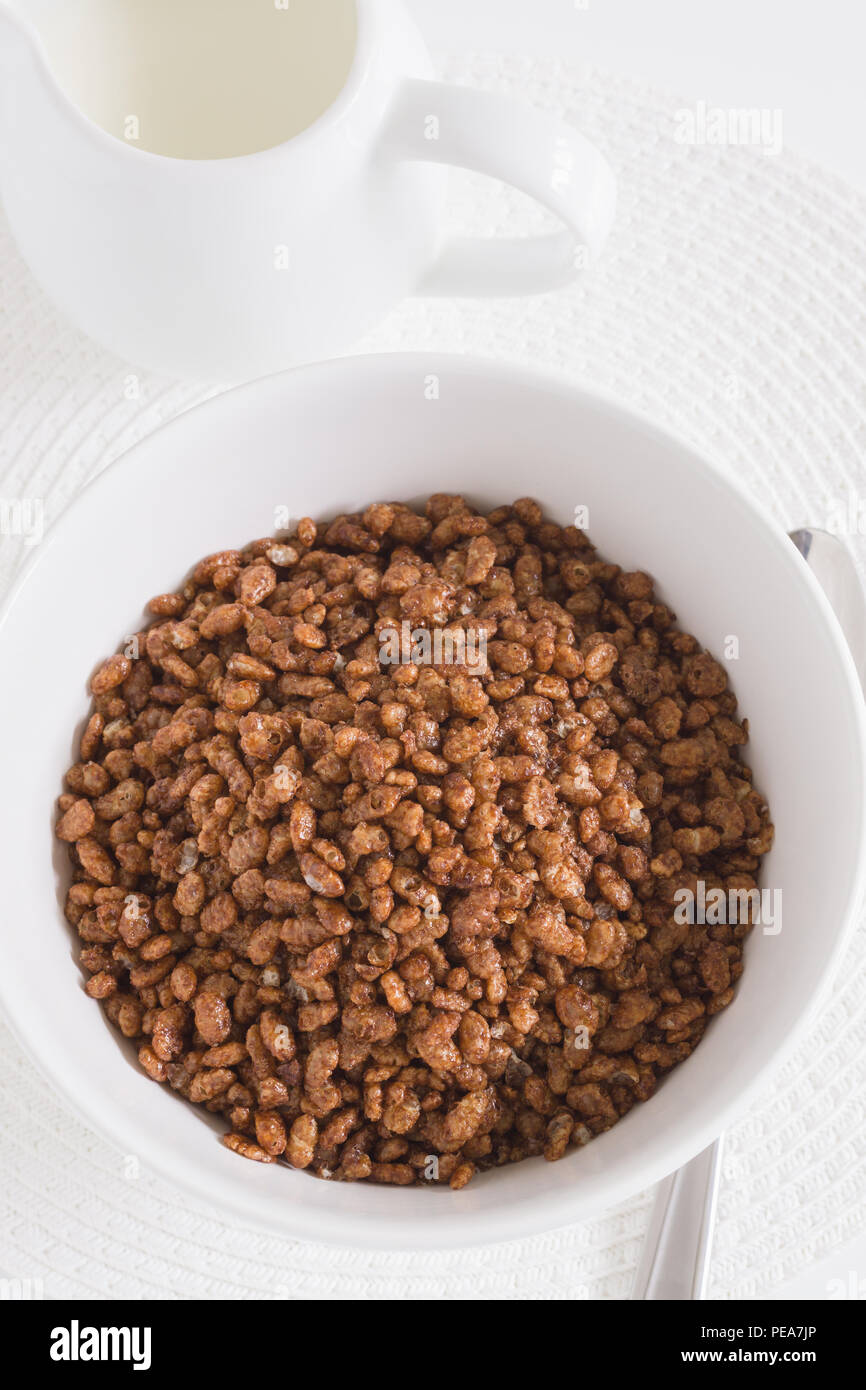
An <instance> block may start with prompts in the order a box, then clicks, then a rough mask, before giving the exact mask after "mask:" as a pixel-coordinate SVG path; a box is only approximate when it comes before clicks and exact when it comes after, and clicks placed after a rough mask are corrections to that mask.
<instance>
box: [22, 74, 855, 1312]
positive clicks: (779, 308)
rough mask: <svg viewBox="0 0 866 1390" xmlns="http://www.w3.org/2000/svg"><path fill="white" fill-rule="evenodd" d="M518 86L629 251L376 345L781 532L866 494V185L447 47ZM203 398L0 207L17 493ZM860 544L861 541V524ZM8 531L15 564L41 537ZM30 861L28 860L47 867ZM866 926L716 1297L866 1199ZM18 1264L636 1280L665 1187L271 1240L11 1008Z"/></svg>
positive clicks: (631, 98) (355, 1283) (772, 1139)
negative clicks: (48, 1066) (596, 417)
mask: <svg viewBox="0 0 866 1390" xmlns="http://www.w3.org/2000/svg"><path fill="white" fill-rule="evenodd" d="M441 66H442V69H443V72H444V73H445V74H446V75H448V76H450V77H452V78H454V79H455V80H457V81H461V82H462V81H465V82H472V83H475V84H477V85H479V86H488V87H492V88H497V87H498V88H500V89H501V90H503V91H514V92H522V93H523V94H524V95H526V96H527V97H529V98H530V99H532V100H534V101H535V102H537V103H538V104H539V105H541V106H546V107H550V108H553V109H557V110H559V111H561V112H562V113H564V114H566V115H567V116H568V117H569V118H570V119H573V120H574V121H575V122H576V123H577V124H579V125H580V126H581V127H582V128H583V129H584V130H585V131H586V132H587V133H588V134H589V135H590V136H592V137H593V138H595V139H596V140H598V142H599V143H600V144H601V145H602V147H603V148H604V149H605V150H606V151H607V153H608V154H609V155H610V157H611V159H612V161H613V162H614V164H615V165H616V168H617V172H618V175H619V178H620V211H619V219H618V223H617V228H616V231H615V234H614V237H613V240H612V243H611V247H610V249H609V251H608V253H607V254H606V256H605V258H604V260H603V262H602V263H601V264H600V265H599V266H598V267H597V268H596V269H595V271H594V272H593V273H592V275H591V276H588V277H587V278H585V279H584V280H583V281H582V282H581V283H580V284H579V285H577V286H576V287H575V288H573V289H571V290H569V291H567V292H564V293H559V294H556V295H547V296H543V297H539V298H537V299H533V300H518V301H508V302H506V301H491V302H487V303H480V302H474V301H462V302H450V301H442V302H422V301H416V302H413V303H407V304H405V305H403V306H401V307H400V308H399V309H398V310H397V311H395V313H394V314H393V315H392V316H391V318H390V319H389V321H388V322H387V323H385V324H383V325H382V326H381V327H380V328H379V329H378V330H377V331H376V333H375V335H374V336H373V337H371V338H370V339H369V340H368V341H367V342H366V343H365V344H363V345H362V348H363V349H369V350H383V349H394V348H416V349H417V348H420V349H422V350H423V349H425V348H429V349H430V350H431V351H432V350H456V351H460V352H473V353H481V354H485V355H490V356H494V357H499V358H504V359H510V360H514V361H522V362H533V363H536V364H539V365H544V364H547V365H549V366H551V367H553V368H558V369H563V370H566V371H567V372H569V373H570V374H571V375H572V376H573V377H574V378H575V379H580V380H582V381H584V382H587V383H590V384H594V385H597V386H599V387H601V388H603V389H604V390H606V391H609V392H613V393H615V394H616V395H617V396H619V397H620V398H621V399H622V400H623V401H624V402H626V403H628V404H631V405H632V406H635V407H638V408H639V409H641V410H643V411H644V412H647V413H649V414H650V415H652V416H653V417H655V418H656V419H657V420H658V421H659V422H661V423H662V424H665V425H667V426H669V427H672V428H673V429H674V430H676V431H677V432H678V433H680V434H681V435H683V436H685V437H687V438H688V439H689V440H691V441H692V442H694V443H695V444H697V446H698V447H699V448H700V449H702V450H703V451H704V452H705V453H706V454H709V455H711V456H713V457H715V458H717V459H720V460H721V461H722V462H723V463H724V465H725V466H726V467H727V468H728V469H730V471H731V472H732V473H734V474H736V475H737V476H739V477H740V478H741V479H742V480H743V481H744V482H745V483H746V484H747V485H748V486H749V487H750V488H751V490H752V492H753V493H754V494H755V495H756V496H757V497H758V498H759V499H760V501H761V504H762V505H763V506H764V507H765V508H766V510H767V512H768V513H770V514H772V515H773V516H775V517H776V518H777V519H779V520H780V521H781V522H783V523H784V524H785V525H786V526H789V527H790V526H793V525H797V524H802V523H804V522H807V521H811V522H813V523H814V524H816V525H827V524H828V523H829V524H833V522H834V520H835V519H836V518H837V517H838V515H839V513H840V509H841V511H842V512H843V513H844V514H845V515H851V516H855V517H856V514H857V513H856V508H857V506H858V505H859V504H860V502H861V500H863V501H866V497H864V494H866V480H864V476H863V464H862V459H863V457H864V443H866V438H864V436H866V424H864V421H866V415H864V405H866V361H864V348H863V344H864V341H866V200H864V199H863V198H862V197H860V196H858V195H855V194H854V193H853V192H852V191H851V190H849V189H848V188H846V187H845V186H844V185H842V184H840V183H839V182H837V181H835V180H834V179H832V178H831V177H829V176H827V175H825V174H823V173H821V172H820V171H819V170H817V169H814V168H812V167H809V166H806V165H804V164H803V163H801V162H799V161H798V160H797V159H796V158H795V157H793V156H791V155H789V154H788V153H783V154H781V155H778V156H770V155H768V154H765V153H764V152H762V150H760V149H759V148H721V147H718V146H700V145H699V146H693V147H692V146H684V145H682V144H678V143H677V141H676V140H675V138H674V130H675V121H676V112H677V110H678V109H680V108H682V107H684V106H687V103H686V102H683V101H679V100H676V99H672V98H669V97H666V96H664V95H663V94H659V93H657V92H655V91H652V90H648V89H646V88H644V87H642V86H639V85H636V84H634V83H632V82H625V81H623V80H621V79H618V78H616V77H614V76H612V75H611V74H604V73H598V72H594V71H583V70H580V69H577V68H573V67H567V66H560V65H555V64H550V63H545V64H537V63H531V62H529V61H524V60H520V59H517V58H502V57H500V56H497V55H474V56H463V57H461V58H453V57H443V59H442V64H441ZM452 215H453V221H454V225H455V227H457V228H459V229H460V230H463V231H471V232H481V233H487V232H494V231H498V230H504V229H505V228H506V227H508V228H513V227H514V225H515V224H521V225H522V226H523V227H525V228H526V229H534V228H536V227H541V226H543V225H545V222H544V218H543V216H542V215H541V214H539V213H538V211H537V210H536V209H534V208H532V207H530V206H529V205H528V204H527V203H526V201H525V200H524V199H523V198H521V197H520V196H518V195H516V194H513V193H511V192H508V191H505V190H502V189H501V188H500V187H499V186H498V185H494V184H492V183H488V182H487V181H485V180H480V179H477V178H474V177H471V176H468V175H462V174H461V175H456V176H455V179H454V201H453V214H452ZM208 394H210V388H208V387H206V386H190V385H184V386H178V385H174V384H172V383H169V382H165V381H160V380H159V379H156V378H154V377H150V376H144V375H140V374H139V375H135V374H133V372H132V369H131V368H129V367H128V366H126V365H125V364H123V363H120V362H118V361H116V360H115V359H112V358H110V357H108V356H107V355H106V354H104V353H103V352H102V351H101V350H100V349H98V348H97V347H95V346H94V345H93V344H91V343H89V342H87V341H86V340H84V339H83V338H82V337H81V335H80V334H79V333H78V332H77V331H76V330H75V329H74V328H73V327H71V326H70V325H68V324H67V323H65V322H64V321H63V320H62V319H61V318H60V317H59V316H58V314H57V313H56V312H55V311H54V309H53V308H52V307H51V306H50V305H49V304H48V303H47V301H46V300H45V298H44V296H43V295H42V294H41V292H40V291H39V289H38V288H37V287H36V285H35V284H34V283H33V280H32V278H31V277H30V275H29V273H28V272H27V270H26V269H25V267H24V266H23V264H22V262H21V260H20V258H19V257H18V255H17V253H16V251H15V250H14V248H13V245H12V243H11V240H10V238H9V235H8V231H7V230H6V228H5V225H3V224H0V496H2V497H3V498H5V499H9V498H16V497H17V498H21V497H29V498H41V499H44V504H45V512H46V521H47V522H49V523H50V521H51V519H53V518H56V516H57V515H58V514H59V513H60V512H61V511H62V509H63V508H64V506H65V505H66V504H67V503H68V501H69V500H70V498H72V497H73V496H74V495H75V493H76V492H77V491H78V490H79V489H80V488H81V486H82V485H83V483H85V482H86V481H87V479H88V478H90V477H92V476H93V475H94V474H95V473H97V472H98V471H99V470H100V469H101V468H103V467H104V466H105V465H106V464H107V463H108V462H110V461H111V460H112V459H114V458H116V457H117V456H118V455H119V454H121V453H122V452H123V451H124V450H125V449H127V448H128V447H129V446H130V445H131V444H132V443H133V442H135V441H136V440H137V439H139V438H141V437H142V436H143V435H145V434H146V433H148V432H150V431H151V430H153V429H154V428H155V427H156V426H158V425H159V424H160V423H161V422H162V421H164V420H166V419H169V418H171V417H172V416H173V415H175V414H176V413H177V412H178V411H180V410H181V409H183V408H185V407H187V406H188V405H190V404H192V403H194V402H196V401H198V400H201V399H203V398H204V397H205V396H206V395H208ZM850 540H851V545H852V548H853V549H854V551H855V553H856V554H857V558H858V563H859V564H860V565H861V567H862V565H863V562H864V559H866V542H864V540H863V538H862V537H860V536H859V535H854V536H852V537H851V538H850ZM27 553H28V551H27V548H26V546H24V544H23V543H22V541H21V540H20V539H17V538H15V537H10V536H3V537H2V538H0V586H2V587H3V588H5V587H6V586H7V585H8V583H9V581H10V579H11V578H12V576H13V574H14V572H15V570H16V569H17V568H18V566H19V565H20V564H21V563H22V561H23V559H24V558H26V554H27ZM34 871H35V870H34ZM864 1001H866V931H864V930H863V929H862V927H861V930H860V932H859V935H858V937H857V939H856V941H855V943H854V945H853V946H852V948H851V950H850V952H849V954H848V958H847V960H846V961H845V964H844V966H843V969H842V971H841V972H840V975H839V978H838V981H837V983H836V987H835V990H834V992H833V996H832V999H831V1002H830V1003H829V1004H828V1005H827V1007H826V1008H825V1009H824V1012H823V1014H822V1015H821V1016H820V1018H819V1020H818V1022H817V1025H816V1028H815V1030H814V1032H813V1035H812V1037H811V1038H810V1039H809V1040H808V1042H807V1043H806V1044H805V1045H804V1047H803V1048H802V1049H801V1051H800V1053H799V1055H798V1056H797V1057H796V1058H795V1059H794V1060H793V1061H792V1062H791V1063H790V1064H789V1065H788V1066H787V1067H786V1069H785V1070H784V1071H783V1072H782V1073H781V1074H780V1075H779V1076H778V1077H777V1079H776V1082H775V1084H774V1085H773V1087H772V1088H771V1089H770V1090H769V1091H768V1093H767V1094H766V1095H765V1096H763V1097H762V1098H761V1100H760V1101H759V1102H758V1103H757V1104H756V1105H754V1106H753V1108H752V1109H751V1111H750V1113H749V1114H748V1115H747V1116H746V1117H745V1118H744V1119H743V1120H742V1122H741V1123H740V1124H738V1125H737V1127H736V1128H735V1129H734V1130H732V1131H731V1132H730V1134H729V1135H728V1137H727V1144H726V1152H725V1161H724V1174H723V1181H722V1190H721V1197H720V1212H719V1222H718V1232H717V1239H716V1246H715V1254H714V1260H713V1271H712V1280H711V1295H712V1296H714V1297H722V1298H750V1297H754V1296H766V1295H767V1294H768V1293H771V1292H772V1289H773V1288H774V1286H776V1285H778V1284H779V1283H781V1282H782V1281H783V1280H785V1279H788V1278H791V1277H792V1276H793V1275H794V1274H796V1273H797V1272H798V1270H800V1269H801V1268H802V1267H803V1266H804V1265H805V1264H807V1263H808V1262H810V1261H812V1260H816V1259H819V1258H820V1257H822V1256H824V1255H826V1254H827V1253H828V1252H831V1251H832V1250H834V1249H835V1248H837V1247H838V1246H840V1245H842V1244H843V1243H844V1242H845V1241H846V1240H848V1239H850V1238H851V1236H852V1235H854V1234H855V1233H856V1232H857V1231H858V1230H860V1229H862V1227H863V1224H864V1216H866V1156H864V1151H866V1083H864V1057H866V1002H864ZM0 1076H2V1083H0V1084H2V1095H3V1100H2V1115H3V1124H2V1130H0V1175H2V1180H0V1270H2V1271H3V1272H4V1273H5V1274H7V1275H12V1276H18V1277H21V1278H31V1279H41V1280H42V1281H43V1286H44V1291H45V1294H46V1296H49V1297H67V1296H68V1297H73V1296H76V1297H85V1298H96V1297H109V1298H111V1297H139V1298H145V1299H150V1298H180V1299H184V1298H190V1297H227V1298H233V1299H255V1298H274V1299H285V1298H297V1297H308V1298H335V1297H336V1298H357V1299H384V1298H390V1297H401V1298H406V1297H408V1298H448V1299H478V1298H502V1299H569V1298H586V1297H593V1298H595V1297H603V1298H620V1297H624V1296H626V1295H627V1293H628V1288H629V1283H630V1280H631V1277H632V1274H633V1271H634V1268H635V1266H636V1264H637V1260H638V1257H639V1253H640V1245H641V1239H642V1236H643V1233H644V1230H645V1227H646V1223H647V1220H648V1216H649V1210H650V1205H651V1197H652V1194H651V1193H649V1192H647V1193H643V1194H641V1195H639V1196H636V1197H635V1198H633V1199H632V1200H631V1201H629V1202H627V1203H625V1204H623V1205H622V1206H620V1207H618V1208H616V1209H615V1210H611V1211H607V1212H599V1214H598V1216H597V1218H596V1219H595V1220H593V1221H590V1222H585V1223H582V1224H580V1225H577V1226H572V1227H569V1228H566V1229H563V1230H559V1231H557V1232H555V1233H553V1234H549V1235H544V1236H541V1237H538V1238H536V1239H530V1240H524V1241H520V1242H516V1243H511V1244H504V1245H497V1246H492V1247H487V1248H483V1249H478V1250H474V1251H463V1252H458V1253H453V1254H451V1253H438V1254H437V1253H433V1254H424V1255H412V1254H406V1255H393V1254H383V1253H375V1252H373V1253H370V1252H358V1251H353V1250H350V1249H345V1250H338V1249H334V1248H330V1247H323V1246H322V1247H320V1246H315V1245H309V1244H301V1243H299V1242H290V1241H286V1240H282V1239H269V1238H268V1237H267V1236H263V1235H261V1234H259V1233H256V1232H251V1231H249V1230H246V1229H244V1228H242V1227H239V1226H236V1225H231V1224H227V1223H226V1222H225V1221H224V1220H223V1219H221V1217H220V1214H219V1212H217V1211H215V1210H213V1209H212V1208H209V1207H208V1205H207V1202H206V1201H205V1200H204V1199H203V1198H202V1199H201V1200H200V1201H198V1202H191V1201H190V1200H189V1199H188V1198H187V1197H186V1196H185V1195H182V1194H181V1193H179V1192H178V1191H176V1190H174V1189H173V1188H171V1187H170V1186H169V1185H167V1184H166V1183H165V1182H163V1181H161V1180H157V1179H156V1178H154V1177H152V1176H150V1175H149V1174H148V1173H146V1172H143V1171H140V1170H139V1168H138V1165H137V1163H136V1160H135V1159H134V1157H130V1156H126V1155H123V1154H120V1153H118V1152H116V1151H115V1150H114V1149H113V1148H112V1147H111V1146H109V1145H108V1144H106V1143H105V1142H104V1141H103V1140H101V1139H100V1138H99V1137H97V1136H96V1135H94V1134H93V1133H92V1132H91V1131H90V1130H89V1129H88V1128H87V1127H86V1126H85V1125H84V1124H83V1123H82V1122H81V1121H80V1120H79V1119H78V1118H77V1117H76V1116H75V1115H74V1114H72V1113H71V1112H70V1111H69V1109H68V1107H67V1106H66V1104H65V1103H64V1101H63V1100H62V1098H60V1097H58V1096H57V1095H55V1094H54V1093H53V1092H52V1090H51V1088H50V1087H49V1086H48V1085H47V1084H46V1083H45V1082H44V1081H43V1080H41V1079H40V1078H39V1077H38V1076H37V1074H36V1073H35V1072H34V1069H33V1067H32V1066H31V1065H30V1063H29V1062H28V1060H27V1059H26V1058H25V1057H24V1056H23V1055H22V1053H21V1051H20V1050H19V1048H18V1047H17V1045H16V1044H15V1042H14V1041H13V1040H12V1038H11V1037H10V1036H9V1034H8V1032H7V1031H6V1029H5V1028H4V1027H2V1026H0Z"/></svg>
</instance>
